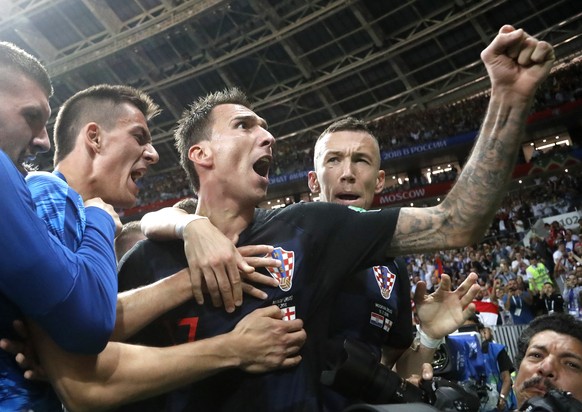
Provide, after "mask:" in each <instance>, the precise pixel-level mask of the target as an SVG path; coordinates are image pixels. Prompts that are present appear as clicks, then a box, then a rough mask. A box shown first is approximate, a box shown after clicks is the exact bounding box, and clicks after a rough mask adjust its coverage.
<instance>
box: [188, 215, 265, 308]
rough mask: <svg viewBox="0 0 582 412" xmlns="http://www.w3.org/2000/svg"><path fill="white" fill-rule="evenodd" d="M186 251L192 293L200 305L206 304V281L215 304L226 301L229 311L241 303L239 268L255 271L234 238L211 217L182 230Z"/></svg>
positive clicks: (216, 305) (245, 271)
mask: <svg viewBox="0 0 582 412" xmlns="http://www.w3.org/2000/svg"><path fill="white" fill-rule="evenodd" d="M183 237H184V251H185V253H186V259H187V260H188V266H189V268H190V280H191V282H192V293H193V294H194V299H196V302H198V304H203V303H204V296H203V294H202V289H203V280H204V283H205V285H206V288H207V290H208V293H209V294H210V298H211V299H212V304H213V305H214V306H215V307H218V306H220V305H221V304H224V308H225V309H226V311H227V312H229V313H231V312H233V311H234V309H235V306H240V305H241V304H242V284H241V276H240V273H239V270H240V271H241V272H243V273H246V274H252V273H253V272H254V268H253V267H252V266H250V265H248V264H247V263H246V262H245V260H244V259H243V257H242V256H241V254H240V253H239V252H238V250H237V249H236V247H235V246H234V243H233V241H232V240H231V239H228V238H227V237H226V236H224V234H222V232H221V231H220V230H218V229H217V228H216V227H214V225H213V224H212V223H210V221H209V220H208V219H199V220H195V221H192V222H190V223H188V224H187V225H186V227H185V228H184V232H183Z"/></svg>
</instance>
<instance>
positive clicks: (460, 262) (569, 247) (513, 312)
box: [408, 173, 582, 326]
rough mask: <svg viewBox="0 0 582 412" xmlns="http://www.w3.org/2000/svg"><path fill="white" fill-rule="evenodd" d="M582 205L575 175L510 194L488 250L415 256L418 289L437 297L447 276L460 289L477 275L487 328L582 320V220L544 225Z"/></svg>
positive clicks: (411, 264) (411, 262)
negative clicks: (548, 317) (556, 315)
mask: <svg viewBox="0 0 582 412" xmlns="http://www.w3.org/2000/svg"><path fill="white" fill-rule="evenodd" d="M580 205H582V178H581V177H580V176H577V175H572V174H568V173H562V174H561V175H553V176H550V177H548V178H547V179H543V180H542V179H539V181H537V182H536V184H535V185H534V186H532V187H530V188H527V189H522V190H519V191H516V192H514V193H510V194H509V195H508V196H507V197H506V198H505V200H504V203H503V205H502V206H501V207H500V209H499V211H498V213H497V215H496V216H495V219H494V222H493V224H492V225H491V228H490V230H489V232H488V234H487V236H486V237H485V239H484V241H483V242H482V243H481V244H479V245H474V246H469V247H465V248H463V249H456V250H447V251H441V252H440V253H437V254H434V255H416V256H410V257H408V269H409V273H410V274H411V279H412V280H411V285H412V290H413V291H414V289H415V287H416V283H418V281H420V280H423V281H425V282H427V284H428V286H429V291H431V290H434V289H435V288H436V287H437V285H438V283H439V281H440V274H442V273H447V274H449V275H451V277H452V280H453V284H454V285H455V286H458V285H460V283H461V282H462V281H463V280H464V279H465V278H466V276H467V275H468V274H469V273H470V272H476V273H477V274H478V275H479V284H480V285H481V292H480V293H479V294H478V296H477V299H476V302H475V303H476V306H477V310H478V311H479V312H481V313H480V315H481V321H482V322H483V323H484V324H485V325H487V324H488V323H489V326H492V325H501V324H527V323H529V322H530V321H531V320H532V319H533V318H534V317H535V316H537V315H540V314H547V313H551V312H570V313H571V314H575V315H576V316H577V317H582V313H581V312H580V307H581V306H582V242H581V240H580V236H581V234H582V219H579V220H578V223H577V226H575V227H569V228H564V227H563V226H562V225H561V224H560V223H559V222H558V221H553V222H551V223H545V224H544V223H539V219H542V218H547V217H552V216H556V215H558V214H562V213H568V212H572V211H575V210H576V209H577V208H578V209H579V208H580ZM536 222H538V223H537V224H536ZM530 230H531V233H530V236H528V238H527V239H526V238H525V234H526V232H528V231H530Z"/></svg>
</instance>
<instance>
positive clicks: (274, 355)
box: [31, 306, 306, 411]
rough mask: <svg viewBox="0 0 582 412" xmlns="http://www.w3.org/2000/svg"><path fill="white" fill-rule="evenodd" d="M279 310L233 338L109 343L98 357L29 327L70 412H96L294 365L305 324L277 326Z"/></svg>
mask: <svg viewBox="0 0 582 412" xmlns="http://www.w3.org/2000/svg"><path fill="white" fill-rule="evenodd" d="M281 317H282V315H281V310H280V309H279V308H278V307H277V306H271V307H268V308H261V309H257V310H256V311H254V312H252V313H250V314H249V315H247V316H246V317H244V318H243V319H242V320H241V321H240V322H239V323H238V324H237V326H236V327H235V328H234V330H233V331H232V332H229V333H227V334H224V335H219V336H216V337H213V338H208V339H203V340H200V341H196V342H191V343H186V344H182V345H178V346H171V347H165V348H153V347H145V346H137V345H128V344H123V343H116V342H110V343H109V344H108V345H107V347H106V348H105V350H104V351H103V352H102V353H100V354H99V355H97V356H78V355H71V354H70V353H66V352H64V351H62V350H61V349H60V348H59V347H58V346H57V345H55V344H54V342H53V341H52V340H51V339H50V338H48V336H47V335H46V334H45V333H44V332H43V331H42V330H41V329H40V328H39V327H38V326H36V325H31V333H32V336H33V339H34V343H35V346H36V349H37V351H38V355H39V357H40V361H41V364H42V365H43V367H44V370H45V371H46V373H47V375H48V377H49V380H50V381H51V383H52V385H53V386H54V388H55V390H56V391H57V394H58V395H59V397H60V398H61V400H62V401H63V403H64V404H65V406H66V407H67V408H68V409H69V410H71V411H84V410H91V411H98V410H107V409H111V408H113V407H116V406H119V405H122V404H125V403H128V402H133V401H136V400H139V399H144V398H148V397H152V396H155V395H158V394H161V393H165V392H168V391H171V390H173V389H175V388H178V387H181V386H184V385H187V384H189V383H192V382H195V381H198V380H201V379H204V378H206V377H209V376H211V375H214V374H216V373H218V372H220V371H223V370H226V369H232V368H240V369H242V370H244V371H246V372H250V373H261V372H265V371H269V370H273V369H278V368H287V367H292V366H295V365H297V364H298V363H299V362H300V360H301V356H300V355H298V352H299V350H300V348H301V347H302V346H303V343H304V342H305V338H306V335H305V331H304V330H303V329H302V327H303V323H302V321H301V320H299V319H296V320H293V321H283V320H281Z"/></svg>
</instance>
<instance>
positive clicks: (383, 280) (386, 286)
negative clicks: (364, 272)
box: [373, 266, 396, 299]
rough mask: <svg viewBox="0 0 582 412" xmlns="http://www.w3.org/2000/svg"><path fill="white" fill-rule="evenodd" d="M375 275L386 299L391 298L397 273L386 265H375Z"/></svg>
mask: <svg viewBox="0 0 582 412" xmlns="http://www.w3.org/2000/svg"><path fill="white" fill-rule="evenodd" d="M373 270H374V277H375V278H376V282H378V286H379V287H380V293H381V294H382V297H383V298H384V299H389V298H390V294H391V293H392V288H393V287H394V281H395V280H396V275H395V274H394V273H392V272H390V269H388V268H387V267H386V266H374V267H373Z"/></svg>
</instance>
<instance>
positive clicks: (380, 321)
mask: <svg viewBox="0 0 582 412" xmlns="http://www.w3.org/2000/svg"><path fill="white" fill-rule="evenodd" d="M370 324H372V325H374V326H377V327H379V328H381V327H382V326H384V316H382V315H380V314H378V313H375V312H372V313H370Z"/></svg>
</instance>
